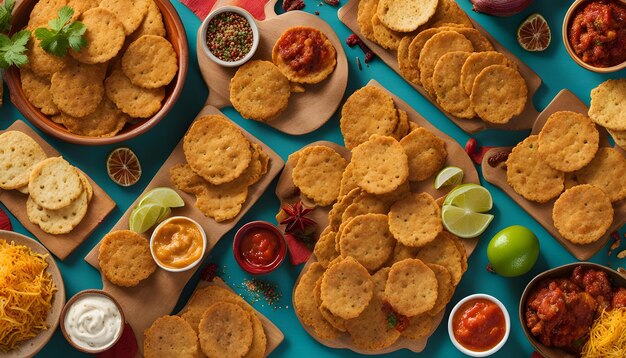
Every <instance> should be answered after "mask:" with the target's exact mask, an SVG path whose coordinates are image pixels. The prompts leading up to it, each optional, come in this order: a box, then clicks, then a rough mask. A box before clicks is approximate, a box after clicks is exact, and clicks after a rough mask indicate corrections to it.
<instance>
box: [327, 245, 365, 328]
mask: <svg viewBox="0 0 626 358" xmlns="http://www.w3.org/2000/svg"><path fill="white" fill-rule="evenodd" d="M373 293H374V284H373V282H372V279H371V277H370V274H369V273H368V272H367V269H366V268H365V267H363V266H362V265H361V264H360V263H359V262H358V261H356V260H355V259H354V258H352V257H347V258H345V259H343V260H342V261H341V262H338V263H336V264H334V265H330V266H329V267H328V269H327V270H326V272H325V273H324V275H323V276H322V286H321V297H322V307H324V308H327V309H328V310H329V311H330V312H332V313H333V314H334V315H335V316H338V317H341V318H344V319H350V318H354V317H358V316H359V315H360V314H361V313H362V312H363V311H364V310H365V308H366V307H367V305H368V304H369V302H370V300H371V299H372V295H373Z"/></svg>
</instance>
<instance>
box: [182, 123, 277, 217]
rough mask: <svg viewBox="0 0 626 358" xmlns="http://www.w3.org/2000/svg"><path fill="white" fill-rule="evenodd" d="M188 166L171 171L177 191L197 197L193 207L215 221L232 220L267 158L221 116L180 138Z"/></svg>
mask: <svg viewBox="0 0 626 358" xmlns="http://www.w3.org/2000/svg"><path fill="white" fill-rule="evenodd" d="M183 151H184V153H185V158H186V159H187V163H180V164H176V165H174V166H173V167H172V168H170V180H171V182H172V184H174V186H176V187H177V188H178V189H179V190H182V191H184V192H186V193H189V194H193V195H195V196H196V203H195V206H196V207H197V208H198V209H200V211H201V212H202V213H203V214H204V215H205V216H207V217H211V218H213V219H214V220H215V221H217V222H222V221H226V220H231V219H233V218H235V217H236V216H237V215H238V214H239V212H240V211H241V208H242V206H243V204H244V203H245V202H246V199H247V198H248V188H249V187H250V186H251V185H254V184H256V183H257V182H258V181H259V180H260V179H261V178H262V177H263V175H265V173H267V168H268V165H269V160H270V158H269V156H268V155H267V154H266V153H265V152H264V151H263V148H262V147H261V146H260V145H258V144H257V143H251V142H250V141H249V140H248V139H247V138H246V137H245V135H244V134H243V132H242V131H241V129H240V128H239V127H237V126H236V125H235V124H233V123H232V122H231V121H230V120H229V119H227V118H226V117H224V116H222V115H207V116H203V117H200V118H198V119H197V120H195V121H194V122H193V124H192V125H191V128H190V129H189V130H188V131H187V133H186V134H185V137H184V139H183Z"/></svg>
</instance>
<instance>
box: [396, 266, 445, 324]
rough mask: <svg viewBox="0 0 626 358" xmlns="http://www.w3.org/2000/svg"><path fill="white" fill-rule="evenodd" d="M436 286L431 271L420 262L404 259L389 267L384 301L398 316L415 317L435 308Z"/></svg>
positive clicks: (435, 279)
mask: <svg viewBox="0 0 626 358" xmlns="http://www.w3.org/2000/svg"><path fill="white" fill-rule="evenodd" d="M437 286H438V284H437V277H436V276H435V273H434V272H433V270H431V269H430V268H429V267H428V266H427V265H426V264H424V263H423V262H422V261H421V260H418V259H406V260H402V261H400V262H396V263H395V264H393V266H391V270H390V271H389V278H388V279H387V284H386V285H385V299H386V300H387V301H388V302H389V304H391V306H392V307H393V309H394V310H395V311H396V312H398V313H399V314H401V315H405V316H408V317H411V316H417V315H418V314H421V313H425V312H428V311H429V310H431V309H432V308H433V307H434V306H435V303H436V301H437Z"/></svg>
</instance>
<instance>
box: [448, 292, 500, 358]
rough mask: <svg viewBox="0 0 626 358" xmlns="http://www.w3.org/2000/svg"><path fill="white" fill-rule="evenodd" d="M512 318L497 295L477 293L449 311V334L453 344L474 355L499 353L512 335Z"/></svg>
mask: <svg viewBox="0 0 626 358" xmlns="http://www.w3.org/2000/svg"><path fill="white" fill-rule="evenodd" d="M510 331H511V320H510V317H509V313H508V311H507V310H506V307H504V305H503V304H502V302H500V301H499V300H498V299H497V298H495V297H493V296H490V295H486V294H483V293H477V294H474V295H470V296H467V297H465V298H464V299H462V300H460V301H459V302H458V303H457V304H456V305H455V306H454V308H453V309H452V311H451V312H450V318H449V319H448V334H449V335H450V340H451V341H452V344H454V346H455V347H456V348H457V349H458V350H459V351H461V352H462V353H464V354H466V355H468V356H471V357H487V356H490V355H492V354H494V353H496V352H497V351H498V350H500V348H502V346H504V344H505V343H506V341H507V339H508V338H509V332H510Z"/></svg>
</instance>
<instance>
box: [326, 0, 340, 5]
mask: <svg viewBox="0 0 626 358" xmlns="http://www.w3.org/2000/svg"><path fill="white" fill-rule="evenodd" d="M324 2H325V3H327V4H328V5H330V6H337V5H339V0H324Z"/></svg>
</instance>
